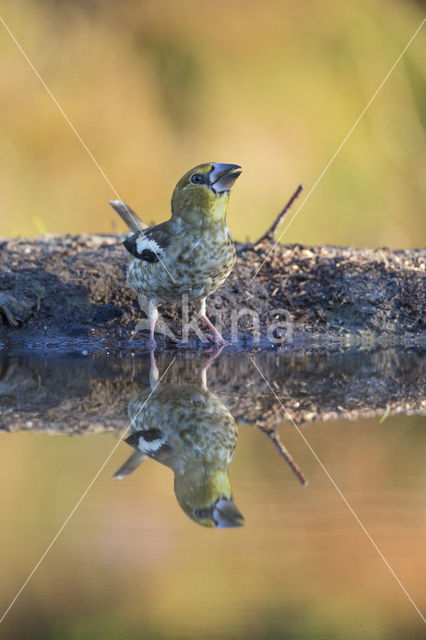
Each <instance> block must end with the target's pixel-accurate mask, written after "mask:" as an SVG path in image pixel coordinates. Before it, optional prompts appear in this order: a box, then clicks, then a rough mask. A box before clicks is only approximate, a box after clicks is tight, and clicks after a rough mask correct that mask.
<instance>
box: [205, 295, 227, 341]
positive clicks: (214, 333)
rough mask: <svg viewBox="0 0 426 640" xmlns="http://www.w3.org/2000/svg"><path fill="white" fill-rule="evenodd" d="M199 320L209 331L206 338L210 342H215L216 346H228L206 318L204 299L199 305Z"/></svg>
mask: <svg viewBox="0 0 426 640" xmlns="http://www.w3.org/2000/svg"><path fill="white" fill-rule="evenodd" d="M200 318H201V320H202V321H203V322H204V324H205V325H207V327H208V328H209V329H210V331H211V334H209V333H206V336H207V338H208V339H209V340H210V341H211V342H215V343H216V344H222V345H225V344H228V343H227V342H226V340H224V339H223V337H222V334H221V333H220V332H219V331H218V330H217V329H216V327H215V326H214V324H212V323H211V322H210V320H209V319H208V317H207V316H206V299H205V298H203V299H202V300H201V303H200Z"/></svg>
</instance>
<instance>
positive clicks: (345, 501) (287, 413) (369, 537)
mask: <svg viewBox="0 0 426 640" xmlns="http://www.w3.org/2000/svg"><path fill="white" fill-rule="evenodd" d="M249 358H250V360H251V361H252V363H253V365H254V367H255V368H256V370H257V371H258V373H259V374H260V375H261V376H262V378H263V380H264V382H265V383H266V385H267V387H268V389H269V390H270V391H271V393H272V395H273V396H274V397H275V398H276V400H277V401H278V402H279V404H280V407H281V408H282V410H283V411H284V413H285V415H286V416H287V418H288V419H289V420H290V422H291V423H292V425H293V427H294V428H295V429H296V431H297V433H298V434H299V436H300V437H301V438H302V440H303V441H304V443H305V444H306V446H307V447H308V449H309V451H310V452H311V453H312V455H313V456H314V458H315V460H316V461H317V462H318V464H319V465H320V467H321V469H322V470H323V471H324V473H325V475H326V476H327V478H328V479H329V481H330V482H331V484H332V485H333V487H334V488H335V489H336V491H337V493H338V494H339V496H340V498H341V499H342V501H343V502H344V504H345V505H346V507H347V508H348V509H349V511H350V512H351V514H352V515H353V517H354V518H355V520H356V522H357V523H358V525H359V526H360V528H361V530H362V531H363V533H364V534H365V535H366V536H367V538H368V540H369V541H370V543H371V544H372V546H373V547H374V549H375V550H376V552H377V554H378V555H379V557H380V558H381V559H382V560H383V562H384V563H385V565H386V567H387V568H388V569H389V571H390V573H391V574H392V576H393V578H394V579H395V580H396V582H397V583H398V584H399V586H400V587H401V589H402V590H403V592H404V593H405V595H406V596H407V598H408V600H409V601H410V602H411V604H412V605H413V607H414V609H415V610H416V611H417V613H418V614H419V616H420V618H421V619H422V621H423V622H424V623H425V624H426V618H425V617H424V615H423V614H422V612H421V611H420V609H419V607H418V606H417V605H416V603H415V602H414V600H413V598H412V597H411V596H410V594H409V593H408V591H407V589H406V588H405V586H404V585H403V584H402V582H401V580H400V579H399V578H398V576H397V574H396V573H395V571H394V570H393V569H392V567H391V565H390V564H389V562H388V561H387V560H386V558H385V556H384V555H383V553H382V551H381V550H380V549H379V547H378V546H377V544H376V543H375V542H374V540H373V538H372V537H371V535H370V533H369V532H368V531H367V529H366V527H365V525H364V524H363V523H362V522H361V520H360V518H359V517H358V515H357V514H356V513H355V511H354V509H353V508H352V507H351V505H350V504H349V502H348V500H347V498H345V496H344V495H343V493H342V491H341V489H340V488H339V487H338V485H337V484H336V481H335V480H334V479H333V477H332V476H331V475H330V473H329V471H328V470H327V469H326V467H325V466H324V464H323V463H322V462H321V460H320V459H319V457H318V455H317V454H316V452H315V451H314V449H313V448H312V446H311V444H310V443H309V441H308V440H307V439H306V437H305V436H304V434H303V433H302V430H301V429H300V427H299V426H298V425H297V424H296V422H295V421H294V420H293V418H292V417H291V415H290V414H289V412H288V411H287V409H286V407H285V406H284V405H283V403H282V402H281V400H280V399H279V397H278V396H277V394H276V393H275V391H274V389H273V388H272V386H271V385H270V384H269V382H268V380H267V379H266V378H265V376H264V374H263V372H262V371H261V370H260V368H259V367H258V365H257V363H256V361H255V360H254V358H253V357H252V356H251V355H249Z"/></svg>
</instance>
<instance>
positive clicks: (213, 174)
mask: <svg viewBox="0 0 426 640" xmlns="http://www.w3.org/2000/svg"><path fill="white" fill-rule="evenodd" d="M241 171H242V169H241V167H240V166H238V164H223V163H221V162H215V163H214V164H213V168H212V170H211V171H210V177H209V184H210V186H211V188H212V189H213V191H215V192H216V193H223V192H224V191H229V190H230V188H231V187H232V185H233V184H234V182H235V180H236V179H237V178H238V176H239V175H241Z"/></svg>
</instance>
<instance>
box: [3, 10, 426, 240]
mask: <svg viewBox="0 0 426 640" xmlns="http://www.w3.org/2000/svg"><path fill="white" fill-rule="evenodd" d="M423 15H424V3H422V2H415V1H414V0H404V1H402V0H394V1H391V2H390V1H388V0H387V1H386V2H385V1H384V0H371V1H370V2H359V1H355V0H351V1H349V2H344V3H336V2H335V0H333V1H332V0H321V1H319V0H307V1H305V2H302V3H293V2H285V1H284V2H283V1H282V0H268V1H267V2H264V3H260V2H254V1H252V0H244V1H243V0H226V1H225V0H216V1H215V2H200V1H199V0H198V1H195V0H183V1H178V0H167V1H166V0H160V1H159V0H122V1H121V2H112V0H110V1H108V0H79V1H76V0H73V1H71V0H60V1H59V0H32V1H29V0H20V2H19V3H16V2H12V1H11V0H6V2H4V3H2V17H3V19H4V20H5V22H6V24H7V25H8V26H9V28H10V29H11V31H12V32H13V34H14V35H15V37H16V38H17V40H18V41H19V43H20V44H21V45H22V47H23V49H24V50H25V52H26V54H27V55H28V57H29V58H30V60H31V61H32V63H33V64H34V66H35V67H36V68H37V70H38V71H39V72H40V74H41V76H42V77H43V79H44V80H45V82H46V84H47V86H48V87H49V88H50V90H51V91H52V92H53V94H54V95H55V97H56V98H57V100H58V101H59V103H60V104H61V106H62V107H63V109H64V111H65V112H66V114H67V115H68V116H69V118H70V119H71V121H72V122H73V124H74V125H75V127H76V129H77V130H78V132H79V134H80V135H81V137H82V139H83V140H84V141H85V143H86V144H87V145H88V147H89V148H90V150H91V151H92V153H93V154H94V156H95V158H96V160H97V161H98V163H99V165H100V166H101V167H102V169H103V171H104V172H105V174H106V175H107V176H108V178H109V180H110V181H111V183H112V185H113V186H114V188H115V189H116V191H117V192H118V194H119V196H120V197H121V198H122V199H123V200H125V201H126V202H128V203H129V204H130V205H131V206H132V207H134V208H135V209H136V210H137V211H138V212H139V213H140V215H141V216H142V217H143V219H144V220H145V222H147V223H151V222H154V221H155V222H157V223H158V222H160V221H162V220H165V219H166V218H167V217H168V216H169V201H170V196H171V192H172V189H173V187H174V185H175V183H176V182H177V180H178V178H179V177H180V176H181V175H182V174H183V173H184V172H185V171H186V170H187V169H189V168H191V167H192V166H194V165H196V164H198V163H200V162H205V161H210V160H213V161H223V162H234V163H238V164H241V165H242V166H243V168H244V174H243V176H242V177H241V178H240V180H239V181H238V183H237V185H236V187H235V189H234V191H233V194H232V199H231V208H230V213H229V226H230V228H231V231H232V232H233V234H234V236H235V237H236V238H237V239H240V240H245V239H246V238H248V237H249V238H251V239H255V238H256V237H257V236H259V235H260V234H261V233H262V232H263V231H264V230H265V228H266V227H267V225H268V224H269V223H270V222H271V221H272V219H273V218H274V217H275V215H276V214H277V213H278V211H279V210H280V209H281V207H282V205H283V204H284V203H285V202H286V200H287V199H288V197H289V196H290V194H291V193H292V192H293V190H294V189H295V188H296V186H297V185H298V184H299V183H300V182H303V183H305V184H306V186H307V190H308V189H309V188H310V187H311V186H312V185H313V184H314V183H315V181H316V179H317V178H318V176H319V175H320V174H321V172H322V171H323V169H324V168H325V166H326V164H327V162H328V161H329V159H330V157H331V156H332V155H333V153H334V152H335V151H336V149H337V147H338V146H339V144H340V143H341V141H342V140H343V138H344V137H345V135H346V134H347V132H348V131H349V130H350V128H351V127H352V125H353V124H354V123H355V121H356V119H357V118H358V116H359V115H360V113H361V111H362V110H363V109H364V107H365V106H366V104H367V102H368V101H369V99H370V97H371V96H372V95H373V93H374V92H375V90H376V89H377V87H378V86H379V84H380V83H381V82H382V80H383V79H384V77H385V75H386V74H387V72H388V71H389V69H390V68H391V66H392V64H393V63H394V61H395V60H396V58H397V57H398V55H399V54H400V53H401V51H402V49H403V48H404V46H405V45H406V44H407V42H408V40H409V38H410V37H411V35H412V34H413V33H414V31H415V30H416V28H417V27H418V26H419V24H420V22H421V20H422V18H423ZM0 26H1V25H0ZM0 33H1V37H0V56H1V63H0V74H1V75H0V82H1V86H2V91H1V94H0V112H1V118H0V155H1V158H2V169H1V171H0V207H1V209H0V210H1V218H0V235H2V236H12V235H37V234H40V233H46V232H61V233H79V232H86V231H87V232H101V233H104V232H107V233H109V232H118V231H122V230H124V226H123V225H122V223H121V221H119V220H118V219H117V218H116V217H115V216H114V213H113V212H112V210H111V209H110V208H109V206H108V204H107V202H108V200H109V199H111V198H115V197H116V195H115V194H114V192H113V191H112V190H111V188H110V186H109V185H108V184H107V182H106V180H105V179H104V177H102V175H101V174H100V172H99V171H98V169H97V168H96V167H95V165H94V164H93V162H92V160H91V159H90V157H89V156H88V154H87V153H86V151H85V150H84V149H83V148H82V146H81V144H80V143H79V142H78V140H77V139H76V137H75V136H74V134H73V132H72V131H71V129H70V128H69V126H68V125H67V123H66V122H65V120H64V118H63V116H62V115H61V114H60V112H59V111H58V109H57V108H56V106H55V105H54V104H53V102H52V100H51V98H50V97H49V96H48V94H47V93H46V91H45V89H44V88H43V87H42V85H41V84H40V82H39V80H38V79H37V77H36V76H35V74H34V72H33V71H32V70H31V68H30V67H29V66H28V64H27V62H26V61H25V59H24V58H23V56H22V54H21V53H20V52H19V50H18V49H17V47H16V45H15V44H14V42H13V41H12V40H11V38H10V36H9V35H8V34H7V32H6V30H5V29H4V27H1V29H0ZM425 59H426V38H425V27H423V29H422V30H421V32H420V33H419V35H418V36H417V38H416V39H415V41H414V42H413V43H412V45H411V46H410V48H409V49H408V51H407V53H406V55H405V56H404V57H403V59H402V60H401V62H400V63H399V64H398V65H397V67H396V69H395V71H394V72H393V73H392V75H391V77H390V78H389V80H388V81H387V83H386V84H385V86H384V87H383V89H382V90H381V91H380V93H379V95H378V96H377V98H376V99H375V100H374V102H373V104H372V105H371V107H370V109H369V110H368V112H367V113H366V115H365V116H364V118H363V119H362V121H361V122H360V124H359V125H358V126H357V127H356V129H355V131H354V132H353V134H352V135H351V137H350V139H349V140H348V142H347V144H346V145H345V146H344V148H343V149H342V151H341V152H340V154H339V155H338V157H337V158H336V160H335V162H334V163H333V165H332V166H331V168H330V169H329V170H328V171H327V173H326V174H325V176H324V178H323V179H322V180H321V182H320V184H319V185H318V187H317V188H316V190H315V191H314V193H313V194H312V196H311V197H310V198H309V200H308V201H307V202H306V205H304V207H303V209H302V210H301V212H300V214H299V215H298V217H297V219H296V220H295V222H294V224H292V226H291V227H290V229H289V230H288V231H287V232H286V234H285V236H284V237H283V241H284V242H303V243H308V244H324V243H333V244H342V245H354V246H359V247H362V246H370V247H376V246H389V247H394V248H397V247H401V248H402V247H416V246H421V245H422V244H424V240H425V236H426V216H425V215H424V204H423V203H424V199H425V191H426V160H425V154H424V149H425V125H426V91H425V83H426V77H425V76H426V70H425V65H424V61H425ZM306 193H307V191H305V194H306ZM293 211H295V209H294V210H293Z"/></svg>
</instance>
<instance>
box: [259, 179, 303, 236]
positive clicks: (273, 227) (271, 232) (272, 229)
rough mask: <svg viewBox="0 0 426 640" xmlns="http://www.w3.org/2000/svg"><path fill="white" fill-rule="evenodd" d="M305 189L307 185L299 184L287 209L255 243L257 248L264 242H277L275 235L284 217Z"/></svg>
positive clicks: (283, 210) (280, 213) (282, 210)
mask: <svg viewBox="0 0 426 640" xmlns="http://www.w3.org/2000/svg"><path fill="white" fill-rule="evenodd" d="M304 188H305V185H303V184H299V186H298V187H297V189H296V191H295V192H294V193H293V195H292V196H291V198H290V200H289V201H288V202H287V204H286V205H285V207H284V208H283V209H281V211H280V212H279V214H278V215H277V217H276V218H275V220H274V221H273V223H272V224H271V226H270V227H269V229H267V231H266V232H265V233H264V234H263V235H262V236H260V238H259V239H258V240H257V241H256V242H254V246H255V247H256V246H257V245H259V244H261V243H262V242H273V241H274V240H275V234H276V232H277V229H278V227H279V226H280V224H281V222H282V221H283V219H284V216H285V215H286V214H287V213H288V212H289V211H290V209H291V207H292V206H293V203H294V202H295V201H296V200H297V198H298V197H299V196H300V194H301V193H302V191H303V189H304Z"/></svg>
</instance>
